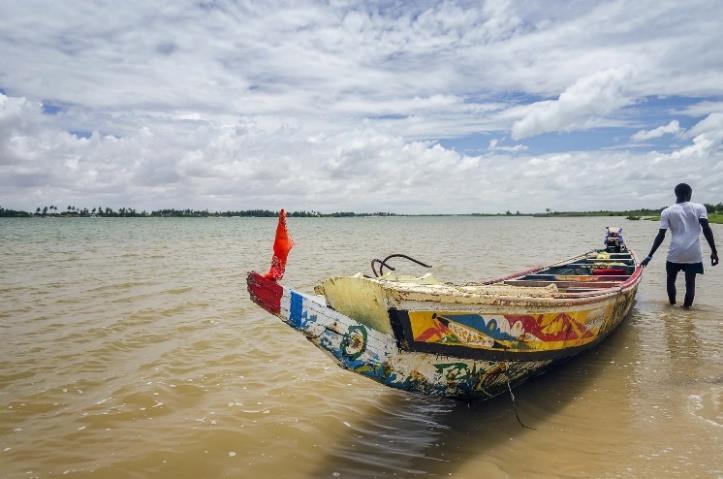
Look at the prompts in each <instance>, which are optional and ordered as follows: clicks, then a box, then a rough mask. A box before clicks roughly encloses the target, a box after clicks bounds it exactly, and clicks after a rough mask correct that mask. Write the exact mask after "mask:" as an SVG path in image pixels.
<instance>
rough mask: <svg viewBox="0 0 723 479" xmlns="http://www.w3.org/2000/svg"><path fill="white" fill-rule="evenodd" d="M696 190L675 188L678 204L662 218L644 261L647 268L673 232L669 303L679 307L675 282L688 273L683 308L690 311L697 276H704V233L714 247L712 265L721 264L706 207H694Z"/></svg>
mask: <svg viewBox="0 0 723 479" xmlns="http://www.w3.org/2000/svg"><path fill="white" fill-rule="evenodd" d="M692 196H693V189H692V188H691V187H690V186H689V185H687V184H685V183H681V184H679V185H678V186H676V187H675V204H674V205H673V206H668V207H667V208H665V209H664V210H663V212H662V213H661V215H660V230H659V231H658V236H656V237H655V241H653V247H652V248H650V253H648V257H647V258H645V259H644V260H643V261H642V263H641V264H642V265H643V266H647V265H648V263H650V260H652V259H653V255H654V254H655V251H656V250H657V249H658V247H659V246H660V245H661V244H662V243H663V240H664V239H665V232H666V231H667V230H670V232H671V233H672V235H673V239H672V240H671V241H670V249H668V261H667V263H666V264H665V270H666V271H667V273H668V299H669V300H670V304H675V293H676V291H675V280H676V278H677V277H678V273H679V272H680V271H683V272H685V299H684V300H683V307H684V308H686V309H688V308H690V307H691V306H692V305H693V298H695V275H696V274H703V251H702V250H701V249H700V232H701V230H702V231H703V236H705V239H706V240H707V241H708V244H709V245H710V250H711V255H710V264H711V266H715V265H717V264H718V251H717V250H716V249H715V241H714V239H713V231H712V230H711V229H710V225H709V224H708V214H707V212H706V210H705V206H703V205H700V204H698V203H691V202H690V198H691V197H692Z"/></svg>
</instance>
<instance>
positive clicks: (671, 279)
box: [668, 268, 678, 304]
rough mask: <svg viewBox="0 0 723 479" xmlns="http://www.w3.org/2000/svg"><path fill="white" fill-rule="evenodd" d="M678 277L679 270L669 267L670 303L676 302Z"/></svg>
mask: <svg viewBox="0 0 723 479" xmlns="http://www.w3.org/2000/svg"><path fill="white" fill-rule="evenodd" d="M677 278H678V270H677V269H675V268H668V301H670V304H675V293H676V291H675V280H676V279H677Z"/></svg>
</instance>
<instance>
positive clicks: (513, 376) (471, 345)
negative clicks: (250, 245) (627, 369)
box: [247, 269, 640, 399]
mask: <svg viewBox="0 0 723 479" xmlns="http://www.w3.org/2000/svg"><path fill="white" fill-rule="evenodd" d="M639 280H640V270H639V269H638V270H637V271H636V274H635V275H634V276H633V277H632V278H631V280H630V281H629V282H627V284H625V285H624V286H623V287H621V288H619V289H616V290H615V291H614V292H612V291H611V294H607V295H603V296H601V297H592V298H580V299H576V300H560V301H547V302H544V301H543V302H541V303H540V304H538V305H537V306H535V307H534V308H532V309H530V310H526V309H525V303H520V304H518V306H517V309H515V306H514V304H506V305H503V307H500V304H497V305H496V306H495V305H494V304H490V305H487V306H484V305H475V304H466V305H465V304H445V303H444V302H437V303H433V302H420V301H400V302H398V303H395V304H387V305H386V306H387V307H388V313H389V314H388V317H389V327H388V328H381V329H385V331H380V330H379V329H378V328H375V327H370V326H369V325H368V324H364V323H362V322H360V321H357V320H355V319H352V318H351V317H349V316H347V315H345V314H342V313H340V312H338V311H335V310H334V309H332V308H330V307H328V306H327V305H326V302H325V300H324V298H323V297H317V296H310V295H305V294H302V293H299V292H297V291H294V290H291V289H289V288H286V287H284V286H282V285H281V284H279V283H277V282H275V281H272V280H269V279H266V278H265V277H264V276H262V275H260V274H258V273H255V272H251V273H249V275H248V278H247V284H248V290H249V293H250V295H251V298H252V300H253V301H254V302H256V303H257V304H259V305H260V306H261V307H263V308H264V309H266V310H267V311H269V312H270V313H272V314H274V315H276V316H278V317H279V318H280V319H281V320H282V321H284V322H285V323H286V324H288V325H289V326H291V327H292V328H294V329H296V330H297V331H299V332H301V333H302V334H303V335H304V336H305V337H306V338H307V339H308V340H309V341H311V342H312V343H313V344H314V345H316V346H317V347H318V348H319V349H321V350H322V351H324V352H326V353H327V354H328V355H329V356H331V357H332V358H333V360H334V361H335V362H336V363H337V364H338V365H339V366H341V367H342V368H344V369H348V370H350V371H353V372H355V373H358V374H361V375H362V376H366V377H368V378H370V379H373V380H374V381H377V382H379V383H381V384H384V385H386V386H389V387H392V388H396V389H400V390H403V391H410V392H417V393H423V394H427V395H430V396H437V397H454V398H464V399H472V398H491V397H494V396H496V395H498V394H500V393H502V392H505V391H507V390H508V388H510V387H514V386H515V385H517V384H519V383H521V382H523V381H525V380H526V379H528V378H530V377H532V376H534V375H536V374H539V373H541V372H543V371H544V370H545V369H547V368H548V367H549V366H550V365H552V364H553V363H555V362H558V361H561V360H564V359H566V358H569V357H571V356H574V355H576V354H579V353H580V352H581V351H583V350H585V349H587V348H590V347H593V346H595V345H596V344H598V343H599V342H600V341H602V340H603V339H604V338H605V337H606V336H607V335H608V334H610V333H611V332H612V331H613V330H614V329H615V328H616V327H617V326H618V325H619V324H620V322H622V321H623V319H624V318H625V316H626V315H627V314H628V312H629V310H630V308H631V307H632V304H633V301H634V297H635V293H636V291H637V286H638V282H639ZM528 306H529V304H528ZM485 308H488V309H489V310H485ZM528 309H529V308H528ZM440 318H442V320H443V323H444V322H447V323H448V324H449V321H448V320H449V318H451V319H452V322H454V323H456V322H457V320H459V321H468V322H470V321H476V323H475V324H476V326H477V328H480V327H482V328H486V329H485V330H484V332H485V333H486V334H482V335H479V337H474V336H469V335H467V336H461V335H460V334H459V331H453V332H455V333H456V334H445V330H444V328H439V319H440ZM476 318H481V323H480V321H479V320H477V319H476ZM492 321H494V323H492ZM448 324H447V325H448ZM460 324H461V323H460ZM491 324H494V325H495V327H494V331H493V330H492V329H493V328H491V327H490V325H491ZM540 324H543V325H544V326H545V327H547V328H548V329H546V330H544V331H542V332H540ZM501 326H502V327H501ZM528 327H529V328H532V329H535V331H534V332H536V333H537V336H535V338H534V341H531V340H530V337H531V336H530V335H528V332H527V331H526V330H525V328H528ZM510 328H517V329H516V330H514V331H513V329H510ZM460 329H464V331H468V330H469V329H470V328H460ZM561 331H562V333H561ZM446 332H449V330H448V329H447V331H446ZM513 333H517V334H513ZM495 334H497V335H498V336H499V337H498V338H496V339H495V341H496V342H495V343H494V344H493V346H494V347H490V344H489V343H488V342H486V341H489V338H490V337H492V338H493V339H494V335H495ZM505 334H506V336H505ZM530 334H532V331H530ZM460 338H461V339H460ZM455 341H457V342H458V343H460V344H455ZM475 345H476V346H477V347H475Z"/></svg>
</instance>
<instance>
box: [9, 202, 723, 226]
mask: <svg viewBox="0 0 723 479" xmlns="http://www.w3.org/2000/svg"><path fill="white" fill-rule="evenodd" d="M705 206H706V208H707V210H708V217H709V221H710V222H711V223H717V224H723V203H718V204H717V205H713V204H706V205H705ZM662 210H663V208H658V209H638V210H624V211H609V210H599V211H551V210H547V211H546V212H544V213H521V212H519V211H516V212H514V213H512V212H511V211H507V212H505V213H448V214H446V213H438V214H400V213H391V212H373V213H356V212H352V211H338V212H334V213H321V212H319V211H291V212H287V216H288V217H290V218H367V217H375V216H376V217H387V216H395V217H438V216H439V217H445V216H472V217H475V216H476V217H503V218H507V217H533V218H580V217H604V216H616V217H620V216H623V217H625V218H626V219H628V220H631V221H636V220H649V221H659V220H660V213H661V211H662ZM277 215H278V211H273V210H238V211H208V210H192V209H161V210H155V211H151V212H148V211H137V210H135V209H134V208H120V209H118V210H114V209H112V208H107V207H96V208H92V209H88V208H76V207H74V206H68V207H67V208H66V209H65V210H60V209H58V208H57V207H55V206H54V205H51V206H45V207H42V208H37V209H36V210H35V211H34V212H29V211H23V210H13V209H6V208H3V207H0V218H95V217H97V218H237V217H238V218H275V217H276V216H277Z"/></svg>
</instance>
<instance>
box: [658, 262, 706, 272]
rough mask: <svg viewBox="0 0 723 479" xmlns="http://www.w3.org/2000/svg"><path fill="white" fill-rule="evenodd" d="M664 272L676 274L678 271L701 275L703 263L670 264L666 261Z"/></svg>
mask: <svg viewBox="0 0 723 479" xmlns="http://www.w3.org/2000/svg"><path fill="white" fill-rule="evenodd" d="M665 271H667V272H668V274H677V273H678V271H685V272H686V273H696V274H703V263H671V262H670V261H668V262H667V263H665Z"/></svg>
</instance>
